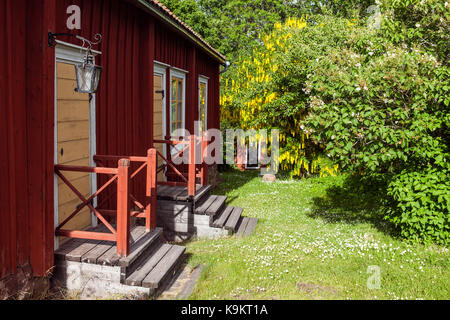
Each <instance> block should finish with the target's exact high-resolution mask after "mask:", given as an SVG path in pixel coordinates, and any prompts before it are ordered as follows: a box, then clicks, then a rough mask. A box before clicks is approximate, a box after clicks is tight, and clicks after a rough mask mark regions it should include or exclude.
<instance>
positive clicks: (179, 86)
mask: <svg viewBox="0 0 450 320" xmlns="http://www.w3.org/2000/svg"><path fill="white" fill-rule="evenodd" d="M178 100H180V101H181V100H183V81H182V80H181V79H180V80H179V82H178Z"/></svg>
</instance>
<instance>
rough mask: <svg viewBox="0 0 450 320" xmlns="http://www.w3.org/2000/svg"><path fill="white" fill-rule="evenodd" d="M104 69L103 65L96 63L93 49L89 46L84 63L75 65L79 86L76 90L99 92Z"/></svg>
mask: <svg viewBox="0 0 450 320" xmlns="http://www.w3.org/2000/svg"><path fill="white" fill-rule="evenodd" d="M102 71H103V68H102V67H100V66H96V65H95V64H94V56H93V55H92V52H91V49H90V48H88V50H87V51H86V56H85V57H84V61H83V63H81V64H78V65H75V73H76V76H77V88H76V89H75V91H77V92H80V93H95V92H97V90H98V85H99V83H100V77H101V76H102Z"/></svg>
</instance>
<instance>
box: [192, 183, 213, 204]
mask: <svg viewBox="0 0 450 320" xmlns="http://www.w3.org/2000/svg"><path fill="white" fill-rule="evenodd" d="M213 188H214V187H213V186H212V185H210V184H208V185H206V186H203V187H201V188H200V189H199V190H197V191H196V193H195V197H194V203H195V205H200V204H202V203H203V202H204V200H206V199H207V198H208V197H209V196H210V192H211V190H212V189H213Z"/></svg>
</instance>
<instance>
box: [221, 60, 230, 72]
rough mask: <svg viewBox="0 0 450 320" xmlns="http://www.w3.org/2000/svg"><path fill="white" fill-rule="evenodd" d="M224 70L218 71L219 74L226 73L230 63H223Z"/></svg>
mask: <svg viewBox="0 0 450 320" xmlns="http://www.w3.org/2000/svg"><path fill="white" fill-rule="evenodd" d="M223 66H224V69H223V70H222V71H220V73H225V72H227V70H228V68H229V67H230V66H231V63H230V61H225V63H224V64H223Z"/></svg>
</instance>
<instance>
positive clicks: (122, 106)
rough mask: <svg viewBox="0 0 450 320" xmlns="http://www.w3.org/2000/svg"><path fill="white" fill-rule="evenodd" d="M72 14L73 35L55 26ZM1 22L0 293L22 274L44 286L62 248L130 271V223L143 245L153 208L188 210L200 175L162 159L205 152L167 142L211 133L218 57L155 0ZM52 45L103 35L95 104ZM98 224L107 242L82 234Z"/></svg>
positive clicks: (5, 8) (60, 7)
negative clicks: (139, 230) (81, 249)
mask: <svg viewBox="0 0 450 320" xmlns="http://www.w3.org/2000/svg"><path fill="white" fill-rule="evenodd" d="M70 5H77V6H79V8H80V9H81V15H80V17H81V29H79V30H68V27H67V25H66V22H67V19H68V17H69V16H70V14H68V13H67V8H68V7H69V6H70ZM0 21H3V23H2V28H1V30H0V46H1V50H0V106H1V111H2V113H1V114H2V117H1V118H0V131H1V132H0V146H1V147H0V148H1V153H0V172H1V180H0V206H1V207H0V208H1V209H0V290H1V288H2V287H1V286H2V285H3V286H5V283H6V284H7V283H8V282H9V283H13V282H14V281H15V280H14V279H15V278H17V277H14V275H16V274H17V273H19V274H23V273H24V270H27V272H25V273H27V274H29V275H32V276H34V277H43V276H45V275H46V273H47V272H48V271H49V270H51V269H52V267H53V266H54V264H55V258H54V257H55V250H56V249H57V248H58V247H60V246H61V245H62V243H64V240H67V237H69V238H77V239H91V240H93V241H98V243H102V244H105V243H108V244H109V245H110V246H112V248H113V251H115V253H116V254H117V256H119V257H122V258H127V257H128V256H131V255H132V254H130V252H131V253H133V241H134V240H136V239H132V238H133V233H132V231H133V230H132V227H131V226H130V216H135V217H140V218H143V220H144V225H145V230H146V232H147V233H148V232H149V231H152V230H155V228H156V225H157V221H156V206H157V203H158V202H157V201H159V200H161V201H169V200H171V199H172V200H174V201H182V200H183V199H184V200H186V199H188V200H190V201H192V203H193V205H192V208H191V207H190V208H191V210H197V209H196V206H195V201H196V200H199V199H200V196H201V195H203V194H206V193H207V191H208V190H209V189H208V188H206V172H207V167H206V166H205V165H204V164H203V163H202V164H200V165H191V164H190V165H189V166H188V168H186V172H180V171H182V169H180V168H179V167H178V169H179V170H178V169H177V167H176V166H174V165H172V162H171V156H173V155H175V153H172V152H168V150H169V149H173V148H174V147H177V148H178V149H177V150H178V151H179V150H182V149H183V148H184V150H185V151H184V152H189V156H190V157H194V156H195V155H194V152H191V151H192V150H193V149H194V148H190V147H192V146H194V145H198V144H201V145H202V147H204V146H205V145H206V144H205V141H202V138H201V137H197V138H192V139H190V138H191V137H186V140H183V141H175V140H174V139H172V138H171V137H170V132H171V130H173V129H175V128H186V129H188V130H189V131H190V132H194V121H197V120H202V122H201V123H202V127H203V128H204V129H206V128H219V118H220V109H219V75H220V68H221V65H224V64H225V57H224V56H223V55H221V54H220V53H219V52H218V51H216V50H215V49H214V48H212V47H211V46H210V45H209V44H208V43H207V42H205V41H204V40H203V39H202V38H201V37H200V36H199V35H198V34H197V33H195V32H194V31H193V30H192V29H191V28H190V27H188V26H187V25H186V24H184V23H183V22H181V21H180V20H179V19H178V18H177V17H176V16H174V15H173V14H172V13H171V12H170V11H169V10H168V9H167V8H165V7H164V6H162V5H161V4H160V3H158V2H157V1H156V0H42V1H29V0H4V1H1V2H0ZM49 33H53V34H55V33H56V34H58V33H71V34H76V35H80V36H82V37H84V38H86V39H93V37H94V35H95V34H101V35H102V37H103V39H102V41H101V43H99V44H98V46H96V47H95V48H94V49H95V51H93V53H94V55H95V64H97V65H100V66H102V67H103V74H102V76H101V81H100V86H99V90H98V91H97V92H96V94H94V95H91V96H90V95H88V94H83V93H79V92H75V91H74V88H75V87H76V78H75V71H74V65H76V64H79V63H80V62H81V61H82V59H83V56H84V50H83V49H82V48H81V47H80V44H81V42H80V41H79V39H76V38H74V37H71V36H64V35H61V36H56V37H49ZM188 138H189V139H188ZM99 155H107V156H99ZM175 156H176V155H175ZM169 172H171V173H172V175H179V177H178V179H177V180H178V182H171V179H168V178H167V176H168V173H169ZM172 180H173V179H172ZM196 182H197V184H196ZM108 183H109V185H108ZM106 186H108V188H109V189H113V190H112V191H111V190H110V191H108V190H107V189H108V188H106ZM116 186H117V188H116ZM170 187H172V188H175V187H178V188H181V189H177V190H178V191H179V192H175V193H176V194H174V193H173V189H172V190H169V189H170ZM103 188H104V190H102V189H103ZM183 188H184V189H183ZM163 190H165V191H166V194H164V192H162V191H163ZM160 191H161V192H160ZM169 191H170V192H169ZM101 192H103V194H102V195H99V196H98V197H96V196H97V194H98V193H101ZM91 195H94V196H93V197H91ZM157 195H158V196H157ZM174 195H175V198H173V196H174ZM183 195H184V198H183ZM171 196H172V198H171ZM208 196H209V193H208ZM210 198H211V197H209V198H204V199H202V201H199V202H198V206H197V207H199V206H200V204H202V205H203V209H204V210H205V212H206V209H208V208H207V206H206V204H205V202H208V201H209V202H208V205H211V204H214V206H215V209H216V212H217V211H218V212H219V213H220V215H221V216H224V215H225V213H224V214H222V211H227V212H226V215H227V217H229V219H228V220H230V219H231V220H233V221H232V222H228V224H229V225H230V226H231V227H232V228H233V229H235V230H236V229H237V228H238V226H239V225H238V221H239V224H241V222H242V218H241V217H240V212H242V210H241V211H240V212H235V213H234V210H232V209H229V208H227V210H225V206H224V205H223V203H224V199H223V198H220V199H219V197H217V198H214V199H210ZM213 200H214V201H213ZM100 202H101V203H100ZM218 202H220V206H219V205H218V204H217V203H218ZM108 205H110V207H108ZM74 213H75V215H74ZM238 213H239V216H238ZM72 216H73V218H72V219H69V220H68V221H67V222H66V220H67V219H68V218H70V217H72ZM227 217H225V218H227ZM225 218H224V217H222V220H224V221H222V225H224V224H225V222H226V219H225ZM231 220H230V221H231ZM97 223H98V224H99V225H102V226H103V227H104V228H103V229H105V226H106V232H105V230H103V231H102V232H100V231H98V230H97V231H95V230H92V226H91V229H89V228H87V229H86V227H89V226H90V225H92V224H93V225H96V224H97ZM61 224H63V225H61ZM245 224H246V225H247V224H248V221H245ZM158 225H159V224H158ZM144 240H145V239H144ZM147 242H148V241H147ZM130 243H131V249H130ZM82 261H84V260H82ZM11 281H12V282H11Z"/></svg>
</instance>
